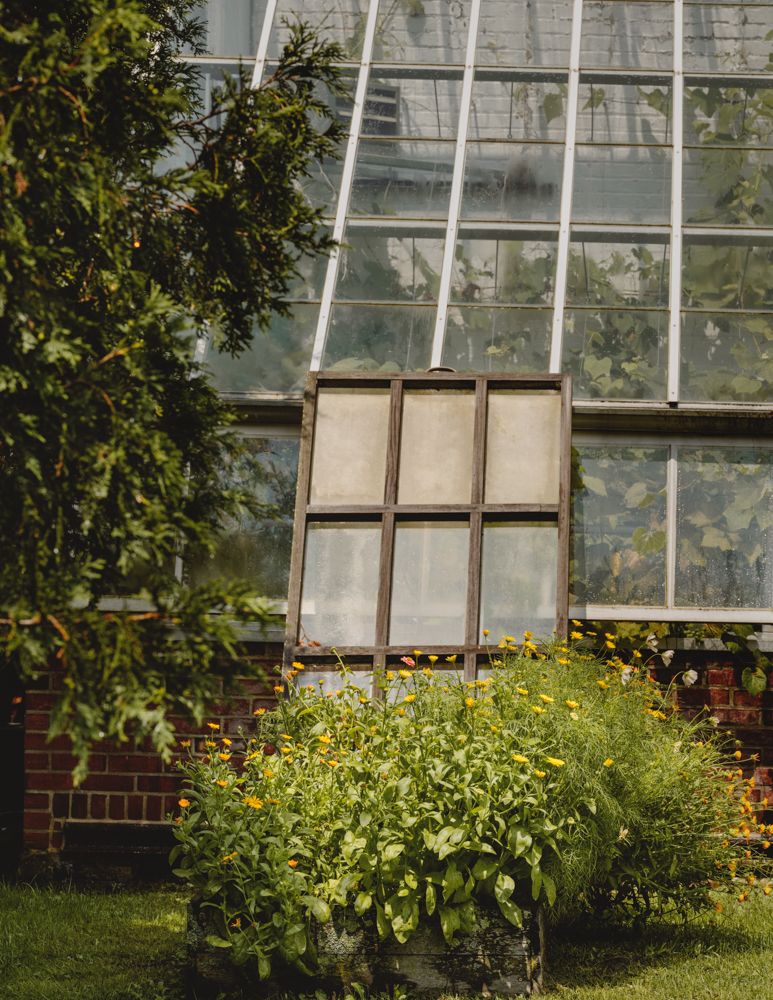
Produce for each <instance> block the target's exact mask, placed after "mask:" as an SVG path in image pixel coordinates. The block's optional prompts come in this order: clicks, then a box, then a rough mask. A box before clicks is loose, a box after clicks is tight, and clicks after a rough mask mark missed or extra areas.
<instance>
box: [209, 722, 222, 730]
mask: <svg viewBox="0 0 773 1000" xmlns="http://www.w3.org/2000/svg"><path fill="white" fill-rule="evenodd" d="M207 725H208V726H209V728H210V729H219V728H220V726H218V724H217V723H216V722H208V723H207Z"/></svg>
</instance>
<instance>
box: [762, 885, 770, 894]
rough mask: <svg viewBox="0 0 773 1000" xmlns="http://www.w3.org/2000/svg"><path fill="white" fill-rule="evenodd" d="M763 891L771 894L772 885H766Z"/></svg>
mask: <svg viewBox="0 0 773 1000" xmlns="http://www.w3.org/2000/svg"><path fill="white" fill-rule="evenodd" d="M763 892H764V893H765V895H766V896H769V895H770V886H769V885H766V886H765V888H764V890H763Z"/></svg>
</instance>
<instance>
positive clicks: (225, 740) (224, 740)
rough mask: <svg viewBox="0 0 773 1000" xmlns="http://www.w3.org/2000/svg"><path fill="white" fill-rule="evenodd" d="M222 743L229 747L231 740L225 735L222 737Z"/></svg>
mask: <svg viewBox="0 0 773 1000" xmlns="http://www.w3.org/2000/svg"><path fill="white" fill-rule="evenodd" d="M223 743H225V745H226V746H227V747H230V745H231V741H230V740H227V739H225V737H223Z"/></svg>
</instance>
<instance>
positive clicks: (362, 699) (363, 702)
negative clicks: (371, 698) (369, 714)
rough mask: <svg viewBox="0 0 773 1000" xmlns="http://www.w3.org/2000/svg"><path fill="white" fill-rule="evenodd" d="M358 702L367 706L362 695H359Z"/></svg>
mask: <svg viewBox="0 0 773 1000" xmlns="http://www.w3.org/2000/svg"><path fill="white" fill-rule="evenodd" d="M359 702H360V704H361V705H367V703H368V699H367V698H366V697H365V695H364V694H361V695H360V697H359Z"/></svg>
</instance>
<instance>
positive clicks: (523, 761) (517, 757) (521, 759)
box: [513, 753, 529, 764]
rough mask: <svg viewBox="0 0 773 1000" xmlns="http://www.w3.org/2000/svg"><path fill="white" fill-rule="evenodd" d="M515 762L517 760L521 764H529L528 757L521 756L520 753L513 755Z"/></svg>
mask: <svg viewBox="0 0 773 1000" xmlns="http://www.w3.org/2000/svg"><path fill="white" fill-rule="evenodd" d="M513 760H517V761H518V763H519V764H528V763H529V758H528V757H524V756H523V754H520V753H514V754H513Z"/></svg>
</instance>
